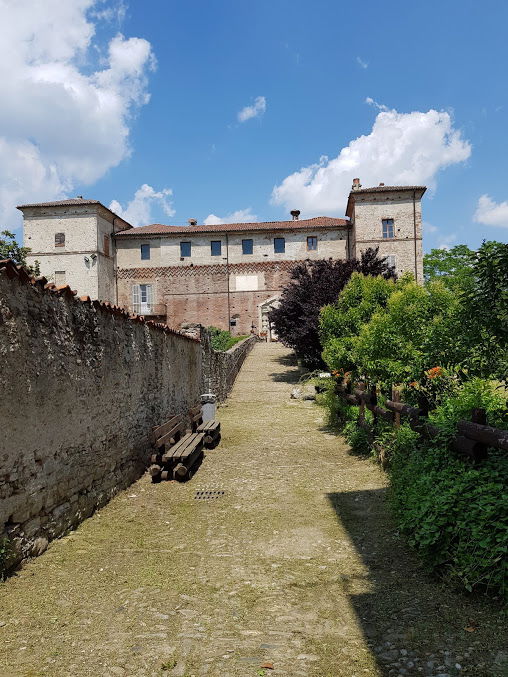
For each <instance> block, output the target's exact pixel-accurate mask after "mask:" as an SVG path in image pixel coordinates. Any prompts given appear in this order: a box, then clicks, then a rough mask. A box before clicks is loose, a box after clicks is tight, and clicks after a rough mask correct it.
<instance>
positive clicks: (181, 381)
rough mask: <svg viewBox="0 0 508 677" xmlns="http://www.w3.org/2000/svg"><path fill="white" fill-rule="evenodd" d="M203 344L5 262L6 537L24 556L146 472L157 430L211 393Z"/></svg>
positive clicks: (1, 291) (0, 457)
mask: <svg viewBox="0 0 508 677" xmlns="http://www.w3.org/2000/svg"><path fill="white" fill-rule="evenodd" d="M202 354H203V353H202V347H201V344H200V342H199V341H197V340H195V339H194V340H193V339H191V338H188V337H185V336H183V335H181V334H178V333H177V332H174V331H172V330H170V329H169V328H167V327H164V326H163V325H156V324H155V323H147V322H144V320H143V318H135V319H134V318H130V317H129V316H128V313H127V312H126V311H124V310H121V309H120V308H116V307H114V306H111V305H110V304H103V303H99V302H98V301H94V302H91V301H90V300H89V299H87V298H86V297H82V299H81V300H77V299H76V298H75V296H73V294H72V292H71V290H70V289H69V287H61V288H57V289H55V288H53V289H51V288H48V285H46V286H45V285H44V281H40V282H35V283H34V282H33V281H30V280H29V278H28V276H27V275H26V273H25V272H24V271H23V270H22V269H17V268H15V267H14V266H13V265H12V264H11V263H5V262H0V390H1V393H2V395H1V398H0V421H1V436H0V538H1V537H2V534H3V533H4V534H7V536H8V537H9V539H10V540H11V542H12V543H13V544H14V546H15V548H16V551H17V553H18V558H19V557H26V556H29V555H31V554H38V553H40V552H41V551H42V550H44V549H45V547H46V545H47V543H48V541H49V540H51V539H53V538H56V537H58V536H60V535H61V534H63V533H65V532H66V531H67V530H68V529H69V528H72V527H73V526H75V525H76V524H78V523H79V522H80V521H81V520H83V519H84V518H86V517H87V516H89V515H90V514H91V513H92V512H93V511H94V510H95V509H97V508H98V507H100V506H102V505H103V504H105V503H106V502H107V501H108V499H109V498H110V497H111V496H113V495H114V494H115V493H116V492H118V491H119V490H120V489H122V488H124V487H126V486H128V485H129V484H130V483H131V482H132V481H133V480H135V479H136V478H138V477H139V476H140V475H141V474H142V472H143V470H144V468H145V467H146V462H147V457H148V451H149V442H148V436H149V432H150V429H151V427H152V426H154V425H158V424H160V423H161V422H162V421H163V420H165V419H167V417H168V415H169V414H171V413H186V412H187V409H188V407H189V406H192V405H193V404H194V403H195V402H196V401H198V400H199V396H200V394H201V392H202V383H203V377H202Z"/></svg>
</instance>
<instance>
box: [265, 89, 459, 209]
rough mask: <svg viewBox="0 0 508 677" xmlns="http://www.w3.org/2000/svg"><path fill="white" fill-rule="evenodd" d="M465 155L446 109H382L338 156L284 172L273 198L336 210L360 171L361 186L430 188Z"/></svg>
mask: <svg viewBox="0 0 508 677" xmlns="http://www.w3.org/2000/svg"><path fill="white" fill-rule="evenodd" d="M368 102H369V103H372V104H374V105H378V104H376V103H375V102H374V101H373V100H372V99H370V100H368ZM378 107H379V105H378ZM381 108H382V107H381ZM470 155H471V144H470V143H469V142H468V141H467V140H464V139H463V138H462V136H461V133H460V131H458V130H456V129H454V127H453V123H452V119H451V117H450V115H449V113H446V112H442V111H441V112H439V111H436V110H429V111H428V112H427V113H421V112H413V113H398V112H397V111H396V110H383V109H381V110H380V112H379V113H378V114H377V116H376V120H375V122H374V125H373V127H372V130H371V132H370V133H369V134H367V135H364V136H359V137H358V138H357V139H354V140H353V141H351V142H350V143H349V144H348V145H347V146H345V147H344V148H342V149H341V150H340V152H339V154H338V155H337V157H335V158H333V159H331V160H330V159H329V158H328V157H326V156H323V157H321V158H320V160H319V162H317V163H315V164H312V165H310V166H308V167H302V168H301V169H300V170H299V171H296V172H294V173H293V174H290V175H289V176H287V177H286V178H285V179H284V180H283V181H282V183H281V184H280V185H278V186H275V187H274V189H273V192H272V202H273V203H274V204H280V205H285V207H286V208H291V209H294V208H296V207H298V208H299V209H301V210H302V212H303V213H304V214H305V216H310V215H313V214H314V215H315V214H341V213H344V210H345V207H346V201H347V196H348V194H349V191H350V189H351V183H352V179H353V178H354V177H357V176H359V177H360V178H361V181H362V185H363V186H364V187H368V186H376V185H378V184H379V183H380V182H381V181H382V182H384V183H386V184H387V185H389V184H393V185H413V184H418V185H419V184H425V185H427V186H429V187H430V188H434V187H435V185H436V175H437V173H438V172H439V171H440V170H441V169H443V168H445V167H447V166H449V165H453V164H456V163H458V162H463V161H464V160H466V159H467V158H468V157H469V156H470Z"/></svg>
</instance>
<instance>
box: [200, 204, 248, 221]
mask: <svg viewBox="0 0 508 677" xmlns="http://www.w3.org/2000/svg"><path fill="white" fill-rule="evenodd" d="M256 219H257V216H256V215H255V214H253V213H252V212H251V208H250V207H248V208H247V209H239V210H238V211H236V212H232V213H231V214H228V215H227V216H224V217H220V216H215V214H208V216H207V217H206V219H205V220H204V224H205V226H217V225H219V224H220V223H255V221H256Z"/></svg>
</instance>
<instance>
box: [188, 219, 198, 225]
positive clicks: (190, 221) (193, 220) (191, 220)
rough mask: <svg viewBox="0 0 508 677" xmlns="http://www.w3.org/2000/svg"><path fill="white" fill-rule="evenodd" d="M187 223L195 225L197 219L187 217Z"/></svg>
mask: <svg viewBox="0 0 508 677" xmlns="http://www.w3.org/2000/svg"><path fill="white" fill-rule="evenodd" d="M187 223H188V224H189V226H197V225H198V220H197V219H187Z"/></svg>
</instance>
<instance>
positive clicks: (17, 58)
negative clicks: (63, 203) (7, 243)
mask: <svg viewBox="0 0 508 677" xmlns="http://www.w3.org/2000/svg"><path fill="white" fill-rule="evenodd" d="M122 7H123V3H122V2H120V3H116V4H114V8H116V9H115V11H116V14H115V12H113V14H111V17H114V16H116V17H117V18H118V19H119V18H120V15H121V13H122ZM108 8H109V9H110V8H111V4H107V3H104V2H103V1H102V0H65V2H62V1H61V0H44V2H40V0H23V2H15V1H14V0H0V82H1V83H2V90H1V91H2V104H1V105H0V223H1V224H2V225H6V226H7V225H11V224H15V223H16V222H17V221H18V218H19V216H18V215H19V213H18V212H16V209H15V205H16V204H17V203H20V202H32V201H37V200H42V201H44V200H50V199H55V198H58V197H63V196H65V195H68V194H69V193H70V192H71V191H72V190H73V189H74V187H75V186H76V185H82V184H91V183H93V182H94V181H97V180H98V179H99V178H100V177H102V176H103V175H104V174H105V172H107V171H108V170H109V169H111V168H112V167H115V166H116V165H118V164H119V163H120V162H121V161H122V160H123V159H124V158H126V157H127V156H128V155H129V153H130V146H129V132H130V123H131V119H132V115H133V114H134V113H135V111H136V110H137V109H138V108H139V106H141V105H143V104H145V103H147V101H148V98H149V97H148V94H147V73H148V71H149V70H150V69H151V68H153V67H154V64H155V60H154V57H153V54H152V50H151V46H150V43H149V42H147V41H146V40H144V39H141V38H135V37H133V38H126V37H124V36H123V35H121V34H118V35H116V36H115V37H113V38H112V39H111V40H110V41H109V44H107V45H102V44H97V43H96V42H94V41H93V38H94V34H95V30H96V22H97V21H99V18H100V15H101V12H102V13H104V12H106V14H107V15H108V16H109V14H108ZM94 11H96V15H95V16H93V12H94ZM104 16H106V15H104ZM97 61H98V63H96V62H97Z"/></svg>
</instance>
